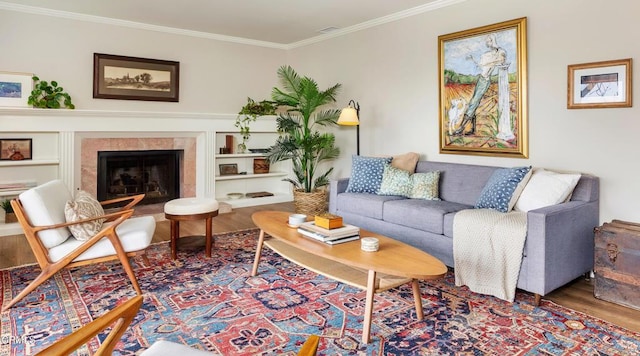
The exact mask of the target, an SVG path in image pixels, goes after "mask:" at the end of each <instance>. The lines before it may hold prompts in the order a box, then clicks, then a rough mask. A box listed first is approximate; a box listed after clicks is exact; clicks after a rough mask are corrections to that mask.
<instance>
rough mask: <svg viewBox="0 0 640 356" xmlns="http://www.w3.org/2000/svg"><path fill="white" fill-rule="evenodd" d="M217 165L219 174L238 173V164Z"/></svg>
mask: <svg viewBox="0 0 640 356" xmlns="http://www.w3.org/2000/svg"><path fill="white" fill-rule="evenodd" d="M218 166H219V167H220V175H221V176H230V175H234V174H238V164H236V163H226V164H219V165H218Z"/></svg>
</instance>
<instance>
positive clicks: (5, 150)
mask: <svg viewBox="0 0 640 356" xmlns="http://www.w3.org/2000/svg"><path fill="white" fill-rule="evenodd" d="M31 142H32V141H31V139H30V138H3V139H0V160H2V161H22V160H25V159H32V158H33V156H32V154H31Z"/></svg>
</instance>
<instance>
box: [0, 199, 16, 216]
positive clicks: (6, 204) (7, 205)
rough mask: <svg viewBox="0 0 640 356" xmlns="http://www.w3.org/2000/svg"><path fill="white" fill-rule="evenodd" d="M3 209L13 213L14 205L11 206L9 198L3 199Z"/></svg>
mask: <svg viewBox="0 0 640 356" xmlns="http://www.w3.org/2000/svg"><path fill="white" fill-rule="evenodd" d="M0 204H2V205H1V206H2V209H3V210H4V212H5V213H13V207H12V206H11V201H10V200H9V199H5V200H3V201H2V203H0Z"/></svg>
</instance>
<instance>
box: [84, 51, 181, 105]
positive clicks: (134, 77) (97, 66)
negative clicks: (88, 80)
mask: <svg viewBox="0 0 640 356" xmlns="http://www.w3.org/2000/svg"><path fill="white" fill-rule="evenodd" d="M179 89H180V62H175V61H164V60H159V59H149V58H137V57H125V56H116V55H112V54H102V53H94V54H93V97H94V98H99V99H123V100H150V101H174V102H177V101H178V100H179Z"/></svg>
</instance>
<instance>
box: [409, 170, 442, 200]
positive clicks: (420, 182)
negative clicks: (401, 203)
mask: <svg viewBox="0 0 640 356" xmlns="http://www.w3.org/2000/svg"><path fill="white" fill-rule="evenodd" d="M439 184H440V171H433V172H427V173H414V174H412V175H411V189H410V191H409V194H407V197H409V198H412V199H425V200H440V194H439V187H438V185H439Z"/></svg>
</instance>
